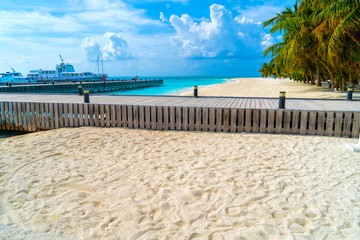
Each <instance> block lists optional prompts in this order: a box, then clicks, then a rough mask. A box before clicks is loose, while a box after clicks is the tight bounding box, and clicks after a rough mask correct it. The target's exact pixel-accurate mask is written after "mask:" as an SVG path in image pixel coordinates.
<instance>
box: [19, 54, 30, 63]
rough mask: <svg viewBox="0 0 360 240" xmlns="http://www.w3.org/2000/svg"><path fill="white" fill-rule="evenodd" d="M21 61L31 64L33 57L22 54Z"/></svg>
mask: <svg viewBox="0 0 360 240" xmlns="http://www.w3.org/2000/svg"><path fill="white" fill-rule="evenodd" d="M20 63H21V64H30V63H31V58H30V57H27V56H22V57H21V58H20Z"/></svg>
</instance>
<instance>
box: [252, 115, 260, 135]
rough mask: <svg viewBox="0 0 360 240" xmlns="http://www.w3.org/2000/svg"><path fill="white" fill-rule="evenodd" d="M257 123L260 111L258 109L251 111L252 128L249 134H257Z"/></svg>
mask: <svg viewBox="0 0 360 240" xmlns="http://www.w3.org/2000/svg"><path fill="white" fill-rule="evenodd" d="M259 123H260V111H259V109H253V126H252V130H251V132H254V133H257V132H259Z"/></svg>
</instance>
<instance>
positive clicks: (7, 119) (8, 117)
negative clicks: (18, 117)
mask: <svg viewBox="0 0 360 240" xmlns="http://www.w3.org/2000/svg"><path fill="white" fill-rule="evenodd" d="M4 110H5V126H6V128H5V129H6V130H10V114H9V102H5V109H4Z"/></svg>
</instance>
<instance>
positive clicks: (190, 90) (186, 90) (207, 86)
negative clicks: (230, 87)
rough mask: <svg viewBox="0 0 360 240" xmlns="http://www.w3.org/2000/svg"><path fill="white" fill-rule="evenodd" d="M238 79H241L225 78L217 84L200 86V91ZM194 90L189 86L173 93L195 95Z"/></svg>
mask: <svg viewBox="0 0 360 240" xmlns="http://www.w3.org/2000/svg"><path fill="white" fill-rule="evenodd" d="M237 79H240V78H224V79H223V80H225V81H224V82H223V83H216V84H211V85H206V86H199V88H198V89H199V91H201V90H204V89H207V88H209V87H216V86H220V85H223V84H230V83H234V82H236V81H237ZM193 91H194V88H193V87H189V88H186V89H183V90H181V91H178V92H176V93H173V94H171V95H178V96H189V95H193Z"/></svg>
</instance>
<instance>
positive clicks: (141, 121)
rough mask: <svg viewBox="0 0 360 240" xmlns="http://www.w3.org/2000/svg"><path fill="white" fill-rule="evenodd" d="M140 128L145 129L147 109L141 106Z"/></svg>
mask: <svg viewBox="0 0 360 240" xmlns="http://www.w3.org/2000/svg"><path fill="white" fill-rule="evenodd" d="M139 118H140V119H139V127H140V128H141V129H144V128H145V107H144V106H139Z"/></svg>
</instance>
